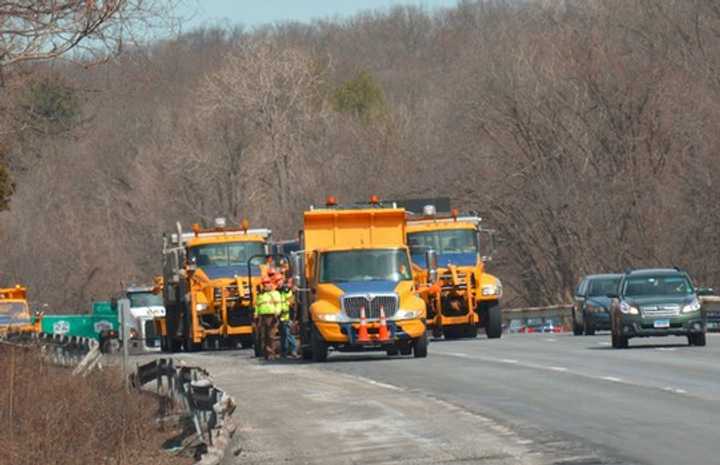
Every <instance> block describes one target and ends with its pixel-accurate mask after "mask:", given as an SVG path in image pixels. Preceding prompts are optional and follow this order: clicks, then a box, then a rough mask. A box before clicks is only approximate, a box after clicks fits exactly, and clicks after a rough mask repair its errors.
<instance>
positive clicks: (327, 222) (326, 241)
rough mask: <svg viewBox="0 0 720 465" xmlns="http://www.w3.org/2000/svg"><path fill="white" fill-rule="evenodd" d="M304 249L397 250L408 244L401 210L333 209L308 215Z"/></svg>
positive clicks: (307, 213) (403, 211) (403, 212)
mask: <svg viewBox="0 0 720 465" xmlns="http://www.w3.org/2000/svg"><path fill="white" fill-rule="evenodd" d="M304 230H305V250H306V251H308V252H309V251H312V250H318V249H331V248H373V247H397V246H402V245H403V244H404V243H405V210H404V209H402V208H363V209H343V210H340V209H338V210H335V209H332V208H327V209H318V210H310V211H306V212H305V228H304Z"/></svg>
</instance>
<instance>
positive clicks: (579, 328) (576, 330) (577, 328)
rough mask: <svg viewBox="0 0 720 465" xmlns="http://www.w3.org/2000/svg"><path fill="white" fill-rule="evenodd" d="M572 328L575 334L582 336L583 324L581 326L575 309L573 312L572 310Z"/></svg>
mask: <svg viewBox="0 0 720 465" xmlns="http://www.w3.org/2000/svg"><path fill="white" fill-rule="evenodd" d="M572 328H573V335H574V336H582V334H583V329H582V326H580V325H579V324H578V322H577V318H575V309H573V312H572Z"/></svg>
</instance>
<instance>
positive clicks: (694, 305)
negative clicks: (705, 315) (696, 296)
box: [682, 300, 700, 313]
mask: <svg viewBox="0 0 720 465" xmlns="http://www.w3.org/2000/svg"><path fill="white" fill-rule="evenodd" d="M699 310H700V301H699V300H693V301H692V302H690V303H689V304H687V305H685V306H684V307H683V309H682V312H683V313H692V312H697V311H699Z"/></svg>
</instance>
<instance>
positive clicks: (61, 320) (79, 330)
mask: <svg viewBox="0 0 720 465" xmlns="http://www.w3.org/2000/svg"><path fill="white" fill-rule="evenodd" d="M36 318H38V320H36V322H35V326H36V327H37V328H38V331H39V332H42V333H46V334H57V335H62V336H76V337H87V338H90V339H95V340H97V341H98V342H99V343H100V348H101V350H102V351H103V352H106V351H108V352H109V351H111V350H112V349H113V345H116V344H117V339H118V333H119V329H120V322H119V319H118V311H117V305H116V304H115V303H114V302H113V301H109V300H100V301H96V302H93V304H92V311H91V312H90V313H87V314H79V315H44V314H43V315H40V316H38V317H36Z"/></svg>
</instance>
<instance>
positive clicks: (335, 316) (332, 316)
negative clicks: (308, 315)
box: [316, 313, 348, 323]
mask: <svg viewBox="0 0 720 465" xmlns="http://www.w3.org/2000/svg"><path fill="white" fill-rule="evenodd" d="M316 316H317V319H318V320H320V321H325V322H328V323H339V322H342V321H348V317H347V316H346V315H345V314H344V313H318V314H317V315H316Z"/></svg>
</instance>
